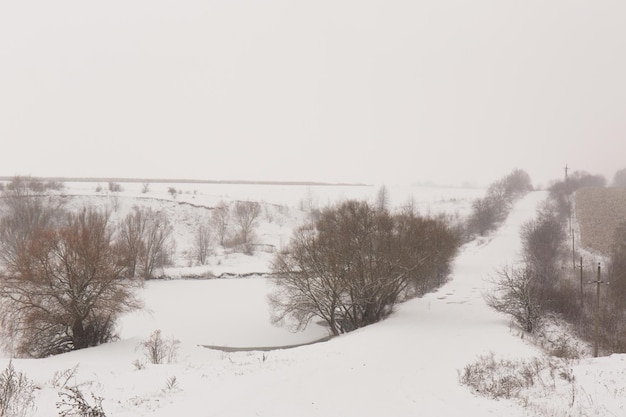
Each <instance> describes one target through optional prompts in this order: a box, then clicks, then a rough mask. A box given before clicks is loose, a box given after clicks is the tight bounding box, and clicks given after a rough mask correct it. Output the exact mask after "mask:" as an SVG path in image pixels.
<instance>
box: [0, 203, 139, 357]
mask: <svg viewBox="0 0 626 417" xmlns="http://www.w3.org/2000/svg"><path fill="white" fill-rule="evenodd" d="M108 219H109V217H108V214H107V213H101V212H98V211H95V210H93V209H83V210H82V211H81V212H80V213H77V214H67V215H66V216H65V219H64V220H63V221H62V222H60V224H58V225H56V226H55V227H43V228H39V229H37V230H36V231H35V232H34V233H33V235H32V238H31V239H29V241H28V242H27V243H26V244H25V245H23V246H21V247H20V249H19V250H20V254H19V257H18V259H19V263H17V264H13V265H12V264H10V263H9V264H8V266H7V268H6V269H5V272H6V274H5V276H4V277H2V279H0V301H1V302H0V309H1V311H0V312H1V313H2V314H0V324H1V327H2V330H3V332H4V334H5V336H6V340H11V341H13V343H14V344H15V345H14V346H13V347H14V348H15V350H16V351H17V353H18V354H20V355H27V356H34V357H43V356H48V355H51V354H56V353H61V352H66V351H68V350H73V349H82V348H85V347H88V346H95V345H97V344H100V343H103V342H106V341H108V340H110V339H111V338H112V337H113V336H114V333H113V331H114V324H115V321H116V319H117V317H118V316H119V315H120V314H121V313H122V312H125V311H128V310H131V309H134V308H137V307H138V306H139V303H138V302H137V300H136V299H135V298H134V292H133V289H134V288H135V286H136V285H137V284H138V281H133V280H128V279H124V278H122V269H121V267H120V263H119V262H118V260H117V252H116V251H115V250H114V243H113V233H112V230H111V227H110V226H109V221H108Z"/></svg>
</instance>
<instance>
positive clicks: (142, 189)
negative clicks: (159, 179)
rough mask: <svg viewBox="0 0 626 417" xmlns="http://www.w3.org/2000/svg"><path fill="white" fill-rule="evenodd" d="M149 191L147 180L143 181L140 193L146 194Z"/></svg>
mask: <svg viewBox="0 0 626 417" xmlns="http://www.w3.org/2000/svg"><path fill="white" fill-rule="evenodd" d="M149 191H150V183H149V182H144V183H143V184H142V186H141V193H142V194H146V193H148V192H149Z"/></svg>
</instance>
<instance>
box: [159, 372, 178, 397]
mask: <svg viewBox="0 0 626 417" xmlns="http://www.w3.org/2000/svg"><path fill="white" fill-rule="evenodd" d="M177 390H178V380H177V379H176V376H175V375H174V376H171V377H169V378H167V381H165V388H164V389H163V390H162V391H163V394H167V393H168V392H172V391H177Z"/></svg>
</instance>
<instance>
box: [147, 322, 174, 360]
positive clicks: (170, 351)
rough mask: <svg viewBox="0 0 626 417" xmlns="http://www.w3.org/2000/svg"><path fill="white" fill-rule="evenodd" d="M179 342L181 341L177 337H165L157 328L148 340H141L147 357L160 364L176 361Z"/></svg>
mask: <svg viewBox="0 0 626 417" xmlns="http://www.w3.org/2000/svg"><path fill="white" fill-rule="evenodd" d="M179 344H180V341H179V340H176V339H172V338H170V339H167V340H166V339H163V337H162V336H161V330H155V331H153V332H152V334H151V335H150V337H149V338H148V339H147V340H144V341H143V342H141V347H142V348H143V353H144V355H145V357H146V359H148V361H149V362H150V363H152V364H155V365H158V364H162V363H172V362H174V361H175V360H176V355H177V353H178V346H179Z"/></svg>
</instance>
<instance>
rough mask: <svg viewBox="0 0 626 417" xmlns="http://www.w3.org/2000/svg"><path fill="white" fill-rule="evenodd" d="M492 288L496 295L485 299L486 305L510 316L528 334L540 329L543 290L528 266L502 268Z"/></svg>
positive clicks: (486, 295) (489, 295)
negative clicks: (540, 292) (541, 292)
mask: <svg viewBox="0 0 626 417" xmlns="http://www.w3.org/2000/svg"><path fill="white" fill-rule="evenodd" d="M493 284H494V285H495V287H494V290H493V292H492V293H488V294H485V296H484V297H485V301H486V302H487V305H489V306H490V307H491V308H493V309H495V310H496V311H499V312H501V313H505V314H508V315H509V316H511V317H512V318H513V320H514V321H515V323H516V324H517V325H518V326H520V327H521V328H522V329H523V330H524V331H526V332H528V333H532V332H533V331H534V330H536V329H537V328H539V326H540V325H541V319H542V316H543V314H542V310H541V305H540V304H539V290H540V287H539V286H538V285H537V283H536V280H535V276H534V273H533V270H532V268H531V267H530V266H529V265H523V266H518V267H503V268H501V269H500V271H498V277H497V278H496V279H494V280H493Z"/></svg>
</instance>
